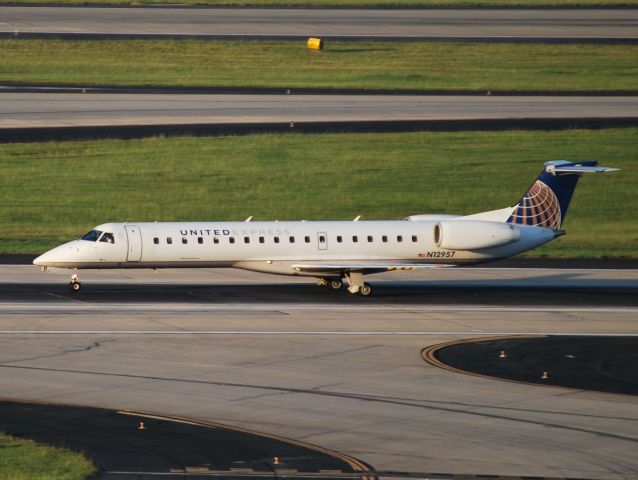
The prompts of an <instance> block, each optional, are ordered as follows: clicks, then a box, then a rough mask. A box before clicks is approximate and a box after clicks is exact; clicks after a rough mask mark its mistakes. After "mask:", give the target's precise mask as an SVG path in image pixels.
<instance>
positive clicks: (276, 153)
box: [0, 128, 638, 258]
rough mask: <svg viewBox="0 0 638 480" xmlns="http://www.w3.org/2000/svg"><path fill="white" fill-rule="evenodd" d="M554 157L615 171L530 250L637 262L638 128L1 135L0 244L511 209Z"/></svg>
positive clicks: (41, 244) (12, 247)
mask: <svg viewBox="0 0 638 480" xmlns="http://www.w3.org/2000/svg"><path fill="white" fill-rule="evenodd" d="M552 159H570V160H583V159H599V160H600V161H601V163H602V164H603V165H609V166H614V167H618V168H622V169H623V171H622V172H617V173H614V174H606V175H602V174H598V175H589V176H587V177H586V178H584V179H583V180H582V182H581V184H580V185H579V187H578V189H577V190H576V194H575V197H574V199H573V202H572V206H571V207H570V211H569V214H568V217H567V221H566V223H565V225H564V227H565V228H566V229H567V231H568V235H567V236H566V237H561V238H560V239H559V240H557V241H555V242H552V243H551V244H549V245H548V246H545V247H543V248H541V249H539V250H537V251H536V253H535V255H549V256H559V257H583V256H585V257H604V256H615V257H633V258H638V223H637V222H636V218H637V217H638V203H637V202H636V201H635V197H636V193H637V192H638V170H637V169H636V168H635V165H636V161H637V160H638V129H635V128H634V129H611V130H597V131H590V130H569V131H560V132H541V131H535V132H529V131H527V132H524V131H512V132H479V133H476V132H465V133H403V134H397V133H388V134H323V135H303V134H276V135H275V134H271V135H253V136H245V137H232V136H229V137H206V138H193V137H179V138H162V137H155V138H148V139H143V140H101V141H77V142H59V143H33V144H5V145H0V171H2V176H1V177H0V181H1V182H2V183H1V184H0V232H1V233H0V252H15V253H19V252H22V253H37V252H41V251H43V250H45V249H47V248H50V247H52V246H54V245H56V244H58V243H60V242H62V241H66V240H69V239H73V238H77V237H79V236H80V235H81V234H83V233H85V231H88V230H89V229H90V228H92V227H93V226H95V225H98V224H100V223H104V222H108V221H130V222H135V221H155V220H157V221H186V220H196V221H200V220H201V221H211V220H238V221H241V220H243V219H245V218H246V217H248V216H250V215H253V216H254V218H255V220H274V219H280V220H300V219H309V220H320V219H342V220H349V219H352V218H354V217H355V216H357V215H362V216H363V219H401V218H403V217H405V216H407V215H411V214H418V213H456V214H470V213H475V212H480V211H486V210H492V209H497V208H502V207H505V206H509V205H513V204H514V203H516V202H517V201H518V200H519V198H520V197H521V196H522V195H523V193H524V192H525V191H526V190H527V188H528V187H529V185H530V184H531V183H532V182H533V180H534V179H535V178H536V176H537V175H538V173H539V172H540V170H541V168H542V164H543V162H545V161H547V160H552Z"/></svg>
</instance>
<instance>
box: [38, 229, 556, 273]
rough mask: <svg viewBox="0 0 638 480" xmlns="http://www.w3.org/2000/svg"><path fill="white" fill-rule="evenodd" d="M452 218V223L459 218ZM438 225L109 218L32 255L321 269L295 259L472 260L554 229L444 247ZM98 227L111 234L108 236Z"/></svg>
mask: <svg viewBox="0 0 638 480" xmlns="http://www.w3.org/2000/svg"><path fill="white" fill-rule="evenodd" d="M466 218H467V217H466ZM452 221H453V222H454V225H457V223H456V222H461V221H463V220H462V219H460V220H452ZM474 223H477V222H474ZM490 223H491V222H490ZM437 225H440V222H439V221H437V220H420V221H410V220H403V221H292V222H290V221H287V222H275V221H269V222H174V223H168V222H160V223H107V224H103V225H100V226H98V227H95V230H94V231H93V232H97V233H96V234H95V235H93V237H94V238H93V239H84V240H83V239H80V240H74V241H71V242H68V243H66V244H63V245H60V246H59V247H56V248H54V249H52V250H50V251H48V252H46V253H44V254H43V255H41V256H40V257H38V258H37V259H36V260H35V261H34V263H35V264H36V265H42V266H49V267H63V268H78V269H80V268H93V269H95V268H97V269H103V268H175V267H178V268H192V267H235V268H243V269H247V270H254V271H260V272H268V273H276V274H285V275H308V276H331V275H337V273H335V272H334V268H331V269H329V270H327V271H326V272H325V275H324V274H322V273H321V272H320V270H318V269H317V268H315V269H314V270H313V271H305V270H303V269H299V268H295V266H296V265H297V264H300V263H304V264H308V263H310V264H312V265H314V266H315V267H316V265H320V264H322V263H325V264H326V265H334V264H335V263H343V264H344V265H358V264H362V262H370V263H371V264H380V265H386V264H387V265H397V266H400V265H402V264H406V265H416V264H424V265H426V264H470V263H478V262H486V261H490V260H496V259H499V258H505V257H509V256H512V255H515V254H518V253H520V252H523V251H526V250H529V249H532V248H535V247H537V246H539V245H541V244H543V243H546V242H548V241H550V240H551V239H553V238H554V237H555V232H553V231H551V230H548V229H545V228H540V227H527V226H507V227H504V228H509V229H511V230H512V231H514V232H515V233H516V237H515V238H514V237H512V238H513V239H512V240H511V241H509V243H506V244H502V245H498V246H495V247H491V248H475V249H471V250H461V249H458V248H456V249H450V248H442V247H440V246H438V245H437V243H438V244H440V241H439V242H437V240H438V239H437V238H436V237H437V234H436V232H435V230H436V228H437ZM465 225H468V226H469V225H471V222H467V223H466V224H465ZM503 225H505V224H503ZM479 226H481V225H479ZM451 231H452V230H450V232H451ZM104 232H106V233H110V234H112V235H111V236H108V238H107V236H106V235H104ZM488 233H489V231H488ZM457 236H459V235H458V234H457ZM462 236H464V235H463V232H461V234H460V237H462ZM111 237H112V238H111ZM460 237H459V239H460V240H463V239H462V238H460ZM364 264H365V263H364ZM389 269H390V268H389ZM344 270H346V268H344ZM372 270H374V269H372ZM377 270H378V271H381V270H382V269H377ZM369 273H373V272H372V271H370V272H369Z"/></svg>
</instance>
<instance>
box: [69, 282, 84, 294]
mask: <svg viewBox="0 0 638 480" xmlns="http://www.w3.org/2000/svg"><path fill="white" fill-rule="evenodd" d="M69 288H70V289H71V291H72V292H79V291H80V288H82V284H81V283H80V282H71V283H69Z"/></svg>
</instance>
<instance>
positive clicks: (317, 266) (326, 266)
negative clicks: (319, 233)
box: [292, 261, 456, 273]
mask: <svg viewBox="0 0 638 480" xmlns="http://www.w3.org/2000/svg"><path fill="white" fill-rule="evenodd" d="M448 267H456V265H448V264H438V263H396V262H365V261H363V262H336V263H323V262H316V263H312V262H309V263H300V264H295V265H293V266H292V268H293V270H296V271H297V272H304V273H337V272H343V271H349V272H361V273H380V272H386V271H393V270H418V269H425V268H448Z"/></svg>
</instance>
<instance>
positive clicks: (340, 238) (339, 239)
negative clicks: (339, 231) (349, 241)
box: [337, 235, 343, 243]
mask: <svg viewBox="0 0 638 480" xmlns="http://www.w3.org/2000/svg"><path fill="white" fill-rule="evenodd" d="M342 241H343V238H342V237H341V235H337V243H341V242H342Z"/></svg>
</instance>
